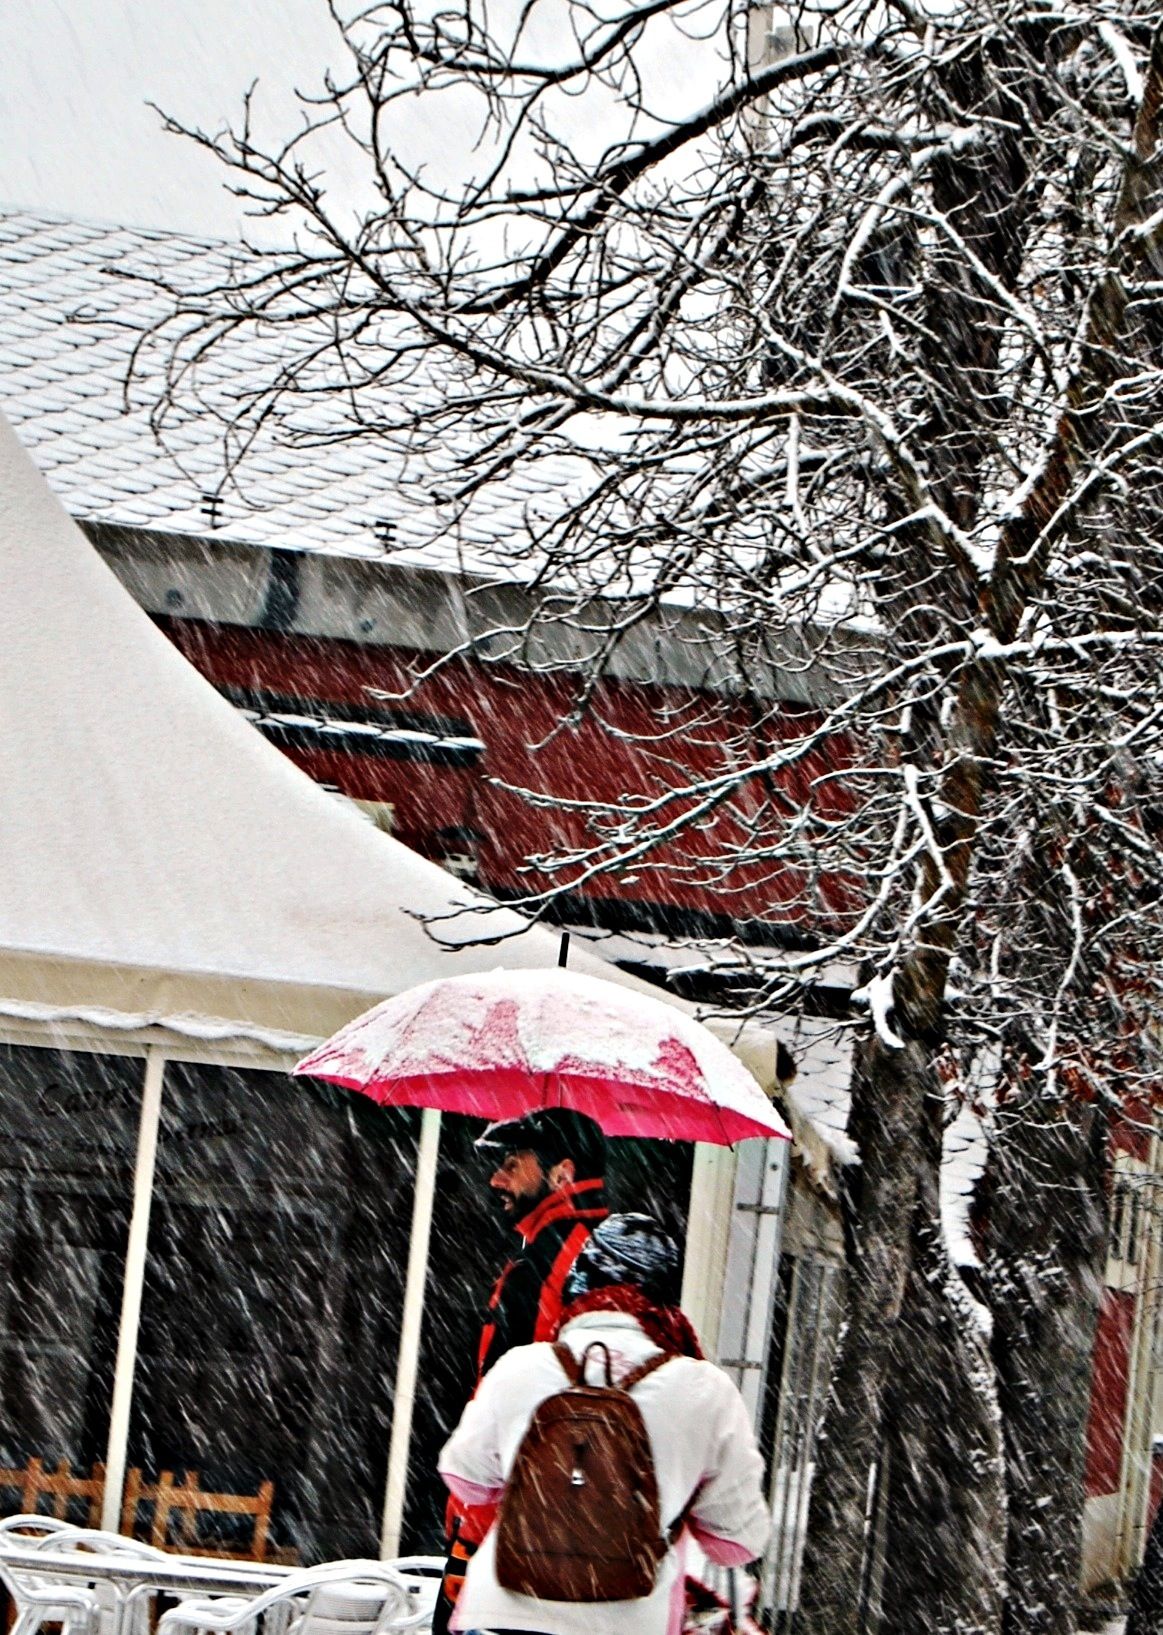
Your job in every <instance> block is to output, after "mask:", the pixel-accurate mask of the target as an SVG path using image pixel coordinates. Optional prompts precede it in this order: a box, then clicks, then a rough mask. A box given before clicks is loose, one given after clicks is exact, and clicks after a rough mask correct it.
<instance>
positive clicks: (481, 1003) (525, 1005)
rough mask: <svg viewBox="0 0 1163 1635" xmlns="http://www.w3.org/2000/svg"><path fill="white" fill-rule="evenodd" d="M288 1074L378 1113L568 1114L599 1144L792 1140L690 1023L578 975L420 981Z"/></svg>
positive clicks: (730, 1061) (668, 1009)
mask: <svg viewBox="0 0 1163 1635" xmlns="http://www.w3.org/2000/svg"><path fill="white" fill-rule="evenodd" d="M295 1072H296V1073H300V1074H311V1075H312V1076H313V1077H315V1078H320V1079H327V1080H329V1081H330V1082H331V1083H332V1084H342V1085H345V1086H346V1087H347V1088H348V1089H350V1090H362V1091H363V1092H364V1094H365V1095H369V1096H371V1098H372V1099H373V1100H374V1101H378V1102H381V1103H383V1104H384V1105H385V1106H390V1107H436V1108H439V1109H440V1110H441V1111H442V1112H447V1113H465V1114H468V1115H469V1116H471V1117H475V1118H491V1119H496V1118H516V1117H520V1115H521V1114H523V1113H529V1112H533V1111H534V1110H535V1109H537V1108H540V1107H572V1108H573V1109H574V1110H575V1111H576V1112H579V1113H588V1114H589V1116H590V1117H591V1118H593V1119H596V1120H597V1122H598V1123H599V1124H600V1125H601V1126H602V1128H603V1129H604V1130H605V1132H606V1134H607V1135H634V1136H653V1137H658V1138H662V1139H666V1140H672V1141H673V1140H677V1141H706V1142H711V1143H714V1144H715V1145H718V1146H727V1145H729V1144H731V1143H732V1142H735V1141H740V1140H743V1139H744V1138H745V1137H747V1136H770V1135H775V1136H782V1137H785V1138H786V1137H788V1136H789V1135H790V1132H789V1130H788V1128H787V1126H786V1125H785V1124H784V1122H783V1120H782V1119H781V1118H780V1116H779V1114H778V1113H777V1112H776V1110H775V1108H774V1107H773V1106H772V1105H771V1103H770V1102H769V1101H768V1099H767V1097H766V1096H765V1095H764V1094H763V1091H762V1090H761V1089H760V1088H759V1086H758V1084H757V1083H756V1082H755V1080H754V1079H753V1078H752V1076H751V1074H750V1073H749V1072H748V1071H747V1069H746V1068H745V1067H744V1066H743V1064H742V1063H741V1062H739V1061H737V1060H736V1058H735V1057H734V1056H733V1055H732V1054H731V1051H730V1050H729V1049H728V1048H727V1046H726V1045H725V1044H722V1043H721V1042H720V1041H719V1040H718V1039H716V1038H715V1036H714V1034H713V1033H711V1032H709V1031H708V1029H707V1028H705V1027H704V1026H703V1025H702V1023H701V1022H696V1021H695V1020H694V1018H693V1017H691V1016H688V1015H686V1014H685V1013H684V1012H682V1011H679V1010H677V1009H675V1008H674V1007H673V1006H671V1005H667V1004H664V1003H663V1002H662V1001H661V1000H657V999H652V998H650V997H649V996H647V995H644V994H640V993H636V992H634V991H633V990H631V989H627V988H622V987H619V986H617V985H616V984H614V983H612V982H605V981H603V980H602V979H601V978H599V977H590V976H584V975H582V974H581V973H579V972H576V971H563V970H532V971H529V970H525V971H505V970H496V971H488V972H482V973H477V974H473V975H469V976H453V977H443V978H441V979H440V980H438V981H436V982H425V983H422V984H421V985H420V986H419V987H416V988H411V989H409V990H408V992H407V993H402V994H399V995H397V996H396V997H395V998H394V999H388V1000H385V1001H384V1003H383V1004H381V1005H376V1006H375V1007H374V1008H373V1009H372V1010H370V1011H367V1012H365V1014H364V1015H363V1016H359V1017H357V1018H356V1019H355V1021H354V1022H349V1023H348V1024H347V1026H346V1027H343V1028H341V1029H340V1030H339V1032H338V1033H336V1034H334V1035H333V1036H332V1038H330V1039H328V1040H327V1042H326V1043H325V1044H323V1045H320V1046H319V1048H318V1049H317V1050H314V1051H312V1052H311V1054H310V1055H309V1056H305V1057H304V1058H303V1060H302V1061H301V1062H300V1063H299V1064H298V1066H297V1067H296V1068H295Z"/></svg>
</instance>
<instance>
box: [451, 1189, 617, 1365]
mask: <svg viewBox="0 0 1163 1635" xmlns="http://www.w3.org/2000/svg"><path fill="white" fill-rule="evenodd" d="M608 1213H609V1211H608V1210H607V1208H606V1201H605V1196H604V1193H603V1187H602V1181H601V1180H600V1178H599V1179H595V1180H591V1181H570V1182H569V1183H568V1184H567V1185H566V1186H563V1187H558V1188H556V1189H555V1190H554V1191H553V1192H551V1193H550V1194H549V1196H548V1197H547V1198H543V1199H542V1200H541V1202H540V1203H539V1204H538V1205H537V1206H536V1207H535V1208H534V1209H531V1210H530V1211H529V1213H528V1215H526V1216H525V1218H524V1219H523V1220H520V1221H518V1222H517V1224H516V1226H515V1228H514V1230H515V1231H516V1232H517V1234H518V1236H519V1237H520V1239H521V1247H520V1248H519V1249H518V1251H517V1253H516V1254H515V1255H514V1256H513V1258H512V1260H510V1261H509V1262H508V1264H507V1265H506V1266H505V1268H504V1270H503V1271H502V1272H501V1275H500V1277H499V1278H498V1279H497V1281H496V1284H495V1286H494V1288H493V1292H492V1295H491V1296H490V1298H489V1303H488V1308H487V1309H486V1311H485V1321H484V1327H483V1328H482V1330H481V1339H480V1347H479V1350H478V1352H477V1381H478V1383H479V1382H480V1380H481V1379H483V1377H484V1376H485V1375H486V1374H487V1373H488V1371H489V1369H490V1368H491V1367H492V1366H493V1364H494V1363H495V1362H496V1361H497V1359H498V1357H503V1356H504V1354H505V1352H506V1351H509V1350H511V1349H512V1348H513V1346H515V1345H531V1344H532V1342H533V1341H534V1340H548V1339H551V1338H552V1337H553V1335H554V1333H555V1332H556V1329H557V1322H558V1318H559V1317H560V1316H561V1306H562V1300H561V1291H562V1289H563V1288H564V1287H565V1280H566V1278H567V1277H568V1276H569V1274H570V1272H571V1271H572V1270H573V1263H574V1261H575V1260H576V1259H577V1257H578V1255H579V1254H581V1251H582V1247H583V1245H584V1244H585V1241H586V1239H587V1238H588V1237H589V1235H590V1233H591V1232H592V1231H593V1229H594V1227H595V1226H597V1224H598V1222H599V1221H603V1220H605V1218H606V1216H607V1214H608Z"/></svg>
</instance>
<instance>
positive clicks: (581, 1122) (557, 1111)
mask: <svg viewBox="0 0 1163 1635" xmlns="http://www.w3.org/2000/svg"><path fill="white" fill-rule="evenodd" d="M473 1145H474V1146H475V1147H476V1150H477V1151H478V1152H479V1153H483V1154H485V1155H486V1157H489V1158H494V1157H495V1158H502V1157H504V1156H505V1154H507V1153H511V1152H533V1153H536V1154H537V1157H538V1158H539V1159H540V1160H541V1163H542V1164H543V1165H544V1166H545V1168H546V1169H549V1168H551V1167H552V1165H554V1164H559V1163H560V1162H561V1160H562V1159H563V1158H572V1159H573V1167H574V1174H575V1176H576V1177H577V1179H578V1180H579V1181H590V1180H593V1179H595V1178H596V1177H598V1176H601V1175H604V1174H605V1172H606V1138H605V1136H604V1135H603V1134H602V1131H601V1128H600V1127H599V1126H598V1125H597V1124H596V1123H595V1122H594V1120H593V1119H592V1118H587V1117H586V1115H585V1114H584V1113H575V1112H574V1111H573V1110H572V1109H571V1108H569V1107H545V1108H542V1109H541V1111H540V1112H536V1113H527V1114H526V1115H525V1117H524V1118H508V1119H500V1120H498V1122H497V1123H496V1124H490V1125H489V1127H488V1129H487V1130H486V1131H485V1132H484V1134H483V1135H481V1136H478V1137H477V1139H476V1141H475V1142H474V1143H473Z"/></svg>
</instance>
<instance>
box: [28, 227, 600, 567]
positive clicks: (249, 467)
mask: <svg viewBox="0 0 1163 1635" xmlns="http://www.w3.org/2000/svg"><path fill="white" fill-rule="evenodd" d="M244 254H245V252H244V251H243V250H242V249H241V248H240V247H239V246H237V245H235V246H232V245H226V244H222V243H212V242H207V241H205V240H200V239H195V238H190V237H188V236H186V235H184V234H180V233H165V232H157V231H149V230H143V229H140V228H128V227H116V226H107V225H98V224H94V223H89V222H81V221H73V220H63V219H60V218H55V217H50V216H46V215H42V214H38V213H35V212H31V211H21V210H10V209H6V210H0V413H3V414H4V415H6V416H7V417H8V419H9V420H10V421H11V422H12V423H13V425H14V426H15V428H16V430H17V432H18V434H19V436H20V438H21V441H22V442H23V443H24V444H25V446H26V447H27V448H28V450H29V451H30V453H31V454H32V456H33V458H34V459H35V461H36V463H37V465H38V466H39V467H40V469H41V471H42V472H43V473H44V475H45V476H46V477H47V479H48V481H49V483H50V485H51V486H52V488H53V489H54V490H55V492H56V493H57V495H58V496H59V497H60V499H61V500H62V501H63V502H64V504H65V506H66V507H67V509H68V510H69V511H70V512H71V513H72V515H73V516H74V517H77V518H78V519H85V520H93V521H100V522H104V523H117V524H122V525H126V526H129V527H137V528H148V529H159V530H164V531H168V532H173V533H181V534H195V535H213V536H216V537H218V538H221V539H229V540H232V541H237V542H239V543H243V544H255V545H278V546H282V547H290V548H294V549H299V550H304V551H313V552H324V553H329V554H333V555H343V556H357V557H368V558H372V559H376V560H383V559H384V558H385V557H387V556H389V555H390V557H391V559H392V560H393V561H395V562H402V563H405V564H406V563H409V562H412V563H415V564H417V565H423V566H426V567H432V568H437V569H444V570H448V571H453V572H456V571H465V570H467V571H473V570H476V571H496V569H497V567H498V564H497V563H496V562H494V561H492V560H491V556H492V553H491V550H490V547H491V546H492V545H493V544H494V543H495V542H498V541H505V542H509V543H511V542H512V540H513V537H514V535H515V534H516V533H519V531H520V530H521V528H522V527H523V523H524V519H525V517H526V515H527V512H529V510H530V508H532V510H534V511H537V512H540V513H542V514H543V513H544V508H545V506H546V505H547V504H548V503H549V499H548V496H549V495H551V494H554V493H558V494H560V493H561V492H562V489H563V486H565V485H567V484H569V482H570V481H571V479H572V477H573V476H574V475H575V472H574V471H571V470H570V469H569V468H568V467H567V465H566V462H565V461H561V462H560V467H561V469H560V470H556V469H551V466H549V465H547V466H546V467H545V468H544V470H543V473H540V474H539V475H542V476H543V478H544V481H543V482H542V483H541V484H531V483H530V481H529V477H528V474H527V473H526V474H522V475H521V476H520V477H518V478H517V479H516V480H514V481H512V482H510V483H509V484H507V485H504V486H503V487H501V488H499V489H494V490H493V491H491V492H490V493H489V494H488V495H482V496H481V497H480V498H479V499H478V500H476V501H474V504H473V506H472V508H471V510H470V511H469V512H468V513H466V514H465V515H464V516H463V517H453V516H452V515H451V514H448V515H442V514H441V512H440V510H439V508H438V507H437V506H436V505H435V504H434V503H433V502H432V501H431V500H430V499H429V497H428V496H427V494H426V492H425V491H424V489H423V488H422V486H421V485H420V484H419V483H418V482H416V481H414V480H412V481H406V480H404V479H405V473H404V470H403V466H402V461H401V457H400V455H399V454H397V453H396V452H395V451H394V450H393V449H391V448H390V447H387V446H386V445H385V444H384V443H382V442H378V441H376V440H375V439H373V438H364V439H361V440H358V441H347V442H340V443H335V444H331V445H325V446H320V447H314V448H312V447H307V448H304V447H303V446H301V445H300V444H296V445H294V446H292V445H291V444H290V443H289V442H288V441H287V440H286V438H285V435H284V434H283V433H282V432H281V431H280V430H279V428H277V427H276V428H274V429H272V430H270V431H268V432H267V433H265V434H264V436H263V437H261V438H260V439H259V440H257V441H256V442H255V443H254V445H253V446H252V447H251V448H250V449H249V450H248V452H247V454H246V458H245V460H244V461H243V463H242V464H241V465H240V466H239V467H238V468H237V469H236V471H235V472H234V473H232V474H231V476H230V478H229V480H226V475H225V474H226V458H225V453H224V447H223V440H222V439H223V427H222V423H221V421H220V420H216V419H215V418H214V417H213V416H212V415H210V414H206V415H198V414H191V415H189V416H188V417H187V418H185V419H184V420H182V421H181V422H179V423H177V424H175V425H174V426H173V427H172V428H170V429H167V431H166V434H165V446H164V447H163V446H162V444H161V443H159V441H158V440H157V438H156V437H155V435H154V432H153V430H152V429H151V426H150V419H149V416H150V410H151V408H152V407H153V406H154V404H155V403H156V401H157V399H158V397H159V395H160V389H161V388H160V380H161V376H160V370H161V368H162V364H163V355H162V354H160V353H158V354H157V355H153V354H149V355H148V362H147V365H146V372H145V375H144V377H143V378H135V380H134V382H133V384H132V387H131V388H130V392H129V402H128V403H127V401H126V380H127V375H128V373H129V366H130V357H131V353H132V351H133V348H134V345H135V343H136V342H137V341H138V340H139V338H140V337H141V335H142V334H143V333H145V332H146V331H148V330H149V329H150V327H151V326H152V325H153V324H154V323H156V322H157V321H158V320H159V319H160V318H162V317H163V316H165V315H166V313H167V312H168V311H169V310H170V306H171V298H170V297H169V296H168V295H167V294H165V293H164V292H163V291H161V290H159V289H158V288H157V287H156V286H155V285H154V284H151V283H150V282H149V280H151V279H153V280H162V281H164V282H166V283H169V284H174V285H178V286H184V287H188V288H200V287H203V286H205V285H206V284H208V283H212V282H213V281H214V280H215V279H216V278H219V277H222V276H223V275H224V274H225V273H226V272H227V269H228V267H229V266H230V265H231V263H237V261H238V259H239V258H240V256H242V255H244ZM277 346H278V342H277V340H275V339H261V340H256V339H249V340H246V341H243V342H240V343H239V346H238V347H237V349H236V350H235V351H234V352H233V353H232V354H231V357H230V360H229V365H227V364H226V362H225V360H224V359H219V360H218V361H217V363H216V364H215V365H214V366H213V367H212V368H211V369H210V370H209V371H207V372H206V374H205V376H204V378H203V379H202V382H201V385H202V388H203V392H204V393H205V391H206V390H207V389H208V390H209V391H210V392H211V393H213V392H215V391H216V390H217V392H218V393H219V394H220V401H219V404H218V407H219V408H221V406H222V404H223V403H225V402H226V401H227V398H228V394H229V391H230V380H231V377H232V376H233V377H234V378H244V376H245V372H246V371H248V370H254V371H256V372H261V373H263V374H264V375H265V374H266V373H267V372H269V370H270V367H271V364H272V360H275V361H277V351H276V350H275V349H276V348H277ZM427 389H428V390H429V391H431V390H432V386H431V384H429V386H428V388H427ZM313 412H315V413H318V411H317V410H316V411H313ZM340 412H341V411H339V410H337V411H336V414H337V415H338V414H339V413H340ZM298 429H299V430H300V431H302V430H303V426H302V424H301V423H300V426H299V428H298ZM307 429H308V430H315V429H320V430H327V429H331V428H326V427H321V426H320V427H318V428H307ZM215 495H217V496H218V498H217V501H216V502H214V501H212V496H215ZM530 514H531V513H530ZM385 533H386V534H387V535H388V536H389V537H390V542H389V543H387V544H385V542H384V535H385Z"/></svg>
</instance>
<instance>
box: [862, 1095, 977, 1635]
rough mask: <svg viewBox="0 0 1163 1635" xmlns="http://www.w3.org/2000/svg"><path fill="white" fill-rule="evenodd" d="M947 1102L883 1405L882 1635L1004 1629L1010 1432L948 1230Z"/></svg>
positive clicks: (930, 1145) (935, 1119) (933, 1142)
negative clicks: (944, 1181)
mask: <svg viewBox="0 0 1163 1635" xmlns="http://www.w3.org/2000/svg"><path fill="white" fill-rule="evenodd" d="M944 1110H945V1100H944V1097H943V1096H942V1095H941V1094H940V1091H939V1088H938V1087H937V1085H936V1083H934V1084H933V1086H932V1087H931V1089H930V1092H929V1095H928V1096H927V1098H926V1104H925V1118H924V1127H923V1146H924V1148H925V1157H924V1161H923V1163H922V1166H921V1171H920V1175H919V1185H918V1189H917V1204H916V1212H915V1216H914V1223H913V1233H912V1244H913V1264H912V1267H911V1270H910V1272H909V1278H908V1283H907V1286H906V1290H905V1302H904V1308H903V1310H902V1313H901V1321H900V1323H899V1324H898V1326H897V1330H896V1333H895V1335H894V1337H893V1345H892V1356H891V1361H892V1366H891V1370H890V1375H889V1386H888V1394H887V1403H886V1435H885V1441H884V1449H885V1466H886V1472H887V1487H886V1500H885V1506H884V1523H885V1525H884V1534H885V1538H886V1540H888V1541H890V1544H891V1548H890V1549H889V1550H888V1551H887V1553H886V1557H885V1562H884V1572H883V1578H882V1588H881V1595H880V1611H881V1617H880V1619H879V1621H878V1622H877V1623H876V1624H875V1626H874V1627H876V1629H877V1631H878V1635H945V1632H948V1635H954V1632H955V1635H970V1632H972V1635H998V1632H999V1631H1000V1630H1001V1628H1002V1603H1003V1597H1004V1590H1005V1530H1004V1525H1003V1523H1004V1517H1005V1473H1004V1460H1003V1456H1002V1430H1001V1424H1000V1416H999V1410H998V1402H997V1397H996V1393H995V1389H994V1379H993V1365H992V1363H991V1361H990V1357H989V1345H988V1340H987V1336H986V1330H985V1313H984V1311H983V1310H982V1309H981V1308H979V1307H976V1306H975V1304H974V1302H973V1300H972V1299H971V1297H970V1295H969V1292H968V1290H967V1289H966V1288H965V1285H964V1283H963V1282H962V1279H961V1275H960V1273H959V1272H958V1271H957V1269H956V1268H955V1267H954V1266H953V1265H952V1264H951V1263H950V1260H949V1256H948V1253H947V1251H946V1248H945V1242H944V1235H943V1232H942V1226H941V1217H940V1195H939V1191H938V1186H939V1165H940V1159H941V1150H942V1134H943V1121H944Z"/></svg>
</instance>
